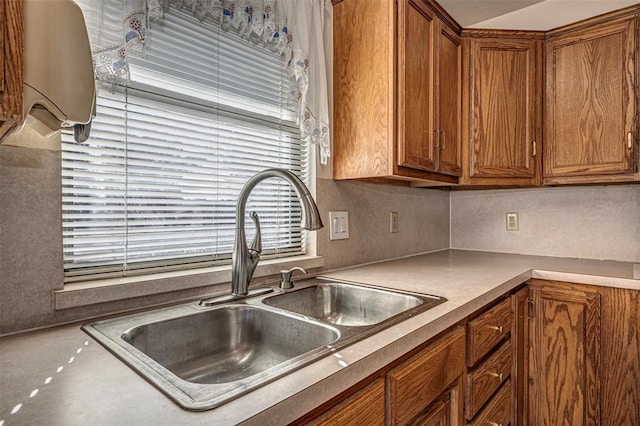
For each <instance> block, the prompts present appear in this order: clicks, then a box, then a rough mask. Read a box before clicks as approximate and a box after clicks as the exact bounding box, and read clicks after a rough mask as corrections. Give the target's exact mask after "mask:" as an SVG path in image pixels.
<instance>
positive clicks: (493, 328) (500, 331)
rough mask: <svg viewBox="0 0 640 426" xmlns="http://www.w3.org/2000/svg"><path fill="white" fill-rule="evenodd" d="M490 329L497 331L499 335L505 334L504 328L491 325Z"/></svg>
mask: <svg viewBox="0 0 640 426" xmlns="http://www.w3.org/2000/svg"><path fill="white" fill-rule="evenodd" d="M489 328H490V329H492V330H495V331H496V333H498V334H502V333H503V332H504V328H502V326H500V327H496V326H495V325H490V326H489Z"/></svg>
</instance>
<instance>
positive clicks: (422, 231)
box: [316, 179, 449, 269]
mask: <svg viewBox="0 0 640 426" xmlns="http://www.w3.org/2000/svg"><path fill="white" fill-rule="evenodd" d="M316 198H317V201H318V206H319V208H320V214H321V215H322V218H323V220H325V227H324V228H323V229H321V230H320V231H318V232H317V240H318V245H317V253H318V254H319V255H320V256H323V257H324V258H325V265H326V266H325V269H336V268H341V267H345V266H350V265H358V264H363V263H368V262H374V261H377V260H383V259H392V258H396V257H402V256H408V255H411V254H417V253H425V252H428V251H433V250H440V249H446V248H449V192H448V191H443V190H425V189H416V188H408V187H401V186H390V185H380V184H373V183H363V182H350V181H334V180H331V179H317V180H316ZM333 210H347V211H348V212H349V234H350V235H349V239H347V240H336V241H329V220H328V217H329V211H333ZM391 212H398V232H397V233H393V234H392V233H390V232H389V215H390V213H391ZM325 218H327V219H325Z"/></svg>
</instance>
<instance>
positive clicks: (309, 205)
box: [231, 169, 323, 296]
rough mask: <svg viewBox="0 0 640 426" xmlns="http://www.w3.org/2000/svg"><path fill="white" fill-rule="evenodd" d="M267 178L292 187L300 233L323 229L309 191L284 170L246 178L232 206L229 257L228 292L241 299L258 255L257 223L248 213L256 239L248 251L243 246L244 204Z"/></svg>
mask: <svg viewBox="0 0 640 426" xmlns="http://www.w3.org/2000/svg"><path fill="white" fill-rule="evenodd" d="M270 177H278V178H281V179H284V180H286V181H287V182H289V184H291V186H292V187H293V189H294V191H295V192H296V195H297V196H298V198H299V199H300V204H301V206H302V223H301V226H302V227H303V228H304V229H308V230H316V229H320V228H322V226H323V225H322V220H321V219H320V212H319V211H318V206H317V205H316V203H315V201H314V200H313V197H312V196H311V193H310V192H309V189H308V188H307V187H306V186H305V184H304V183H302V181H301V180H300V179H299V178H298V177H297V176H296V175H294V174H293V173H291V172H290V171H288V170H284V169H266V170H263V171H261V172H259V173H257V174H256V175H255V176H253V177H252V178H250V179H249V180H248V181H247V183H245V184H244V187H243V188H242V190H241V191H240V195H239V196H238V204H237V205H236V235H235V243H234V246H233V254H232V255H231V263H232V269H231V292H232V293H233V294H234V295H238V296H244V295H246V294H247V293H248V292H249V282H250V281H251V277H252V276H253V272H254V271H255V269H256V266H258V262H259V261H260V253H261V252H262V244H261V237H260V221H259V219H258V214H257V213H256V212H252V213H251V219H252V220H253V222H254V223H255V225H256V235H255V237H254V239H253V241H252V243H251V247H248V246H247V241H246V234H245V220H244V219H245V218H244V215H245V212H246V207H247V200H248V199H249V194H251V191H252V190H253V188H255V187H256V185H258V183H260V182H261V181H263V180H264V179H267V178H270Z"/></svg>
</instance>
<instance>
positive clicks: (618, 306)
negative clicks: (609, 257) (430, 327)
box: [527, 280, 640, 426]
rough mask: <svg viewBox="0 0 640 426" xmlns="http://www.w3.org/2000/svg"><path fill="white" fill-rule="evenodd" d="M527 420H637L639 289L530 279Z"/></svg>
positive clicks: (622, 422)
mask: <svg viewBox="0 0 640 426" xmlns="http://www.w3.org/2000/svg"><path fill="white" fill-rule="evenodd" d="M530 292H531V301H532V302H533V305H532V309H531V316H530V344H529V351H530V359H529V375H530V381H529V383H530V386H529V407H528V410H527V411H528V414H529V418H528V421H529V424H531V425H542V424H547V425H556V424H567V425H611V426H614V425H616V426H617V425H640V292H639V291H634V290H625V289H619V288H611V287H595V286H584V285H574V284H568V283H560V282H553V281H542V280H532V281H531V282H530Z"/></svg>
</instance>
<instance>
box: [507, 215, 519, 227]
mask: <svg viewBox="0 0 640 426" xmlns="http://www.w3.org/2000/svg"><path fill="white" fill-rule="evenodd" d="M518 225H519V224H518V213H517V212H513V213H507V231H517V230H518Z"/></svg>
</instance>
